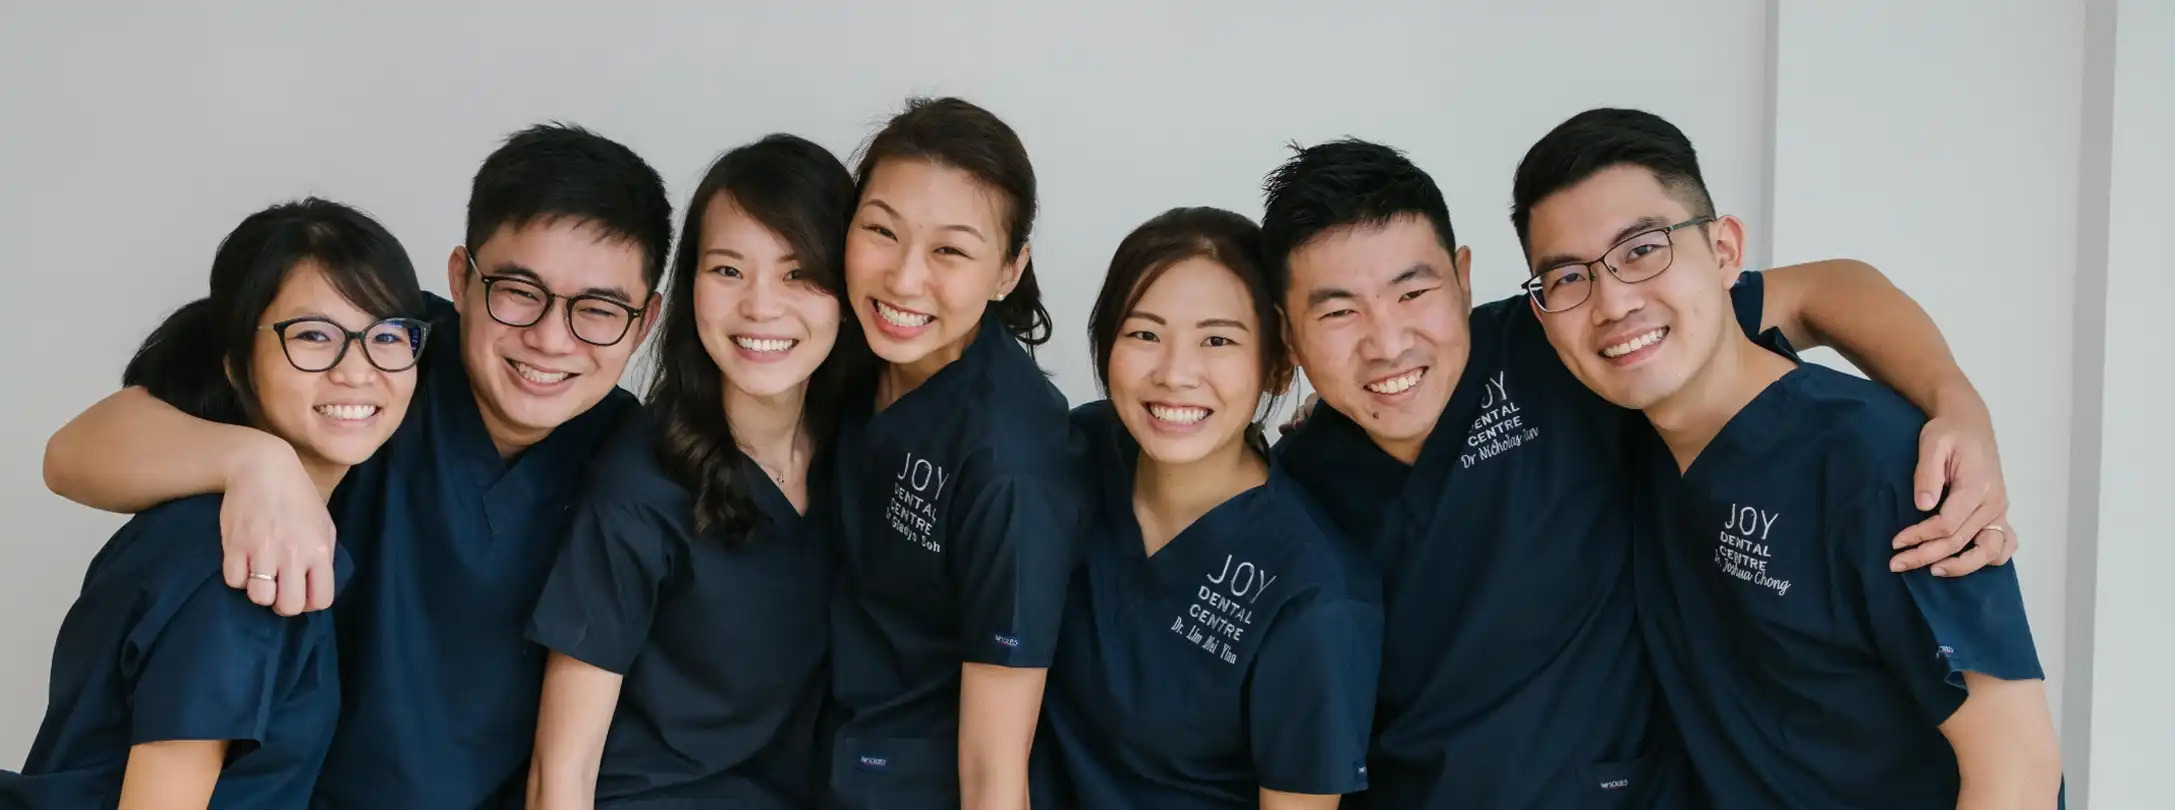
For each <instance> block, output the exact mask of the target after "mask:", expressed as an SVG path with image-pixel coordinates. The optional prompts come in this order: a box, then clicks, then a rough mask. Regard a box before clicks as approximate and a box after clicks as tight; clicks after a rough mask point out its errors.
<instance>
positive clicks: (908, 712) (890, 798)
mask: <svg viewBox="0 0 2175 810" xmlns="http://www.w3.org/2000/svg"><path fill="white" fill-rule="evenodd" d="M856 181H857V187H858V190H859V195H860V196H859V199H858V201H857V202H856V207H855V209H854V214H853V222H852V226H851V228H850V229H849V231H848V232H847V236H846V292H847V299H848V304H849V306H851V307H852V309H853V314H854V317H855V318H856V319H857V320H858V321H859V322H860V324H861V326H862V330H863V331H864V332H865V333H866V334H867V337H868V344H869V347H870V349H871V350H872V351H873V352H874V353H875V355H876V357H877V358H878V359H879V360H881V363H880V364H879V365H878V368H876V369H875V370H874V371H873V372H872V373H869V374H866V375H863V376H861V377H860V378H859V379H858V380H857V382H858V383H859V384H858V385H857V386H855V387H854V388H852V389H851V390H849V391H848V393H847V395H846V397H845V399H844V400H843V404H844V407H845V409H846V412H845V414H844V416H843V427H842V429H841V431H840V434H839V453H838V486H839V501H840V503H839V514H838V518H839V523H840V525H839V531H840V533H839V539H838V548H839V552H840V555H841V560H840V562H841V567H842V570H843V576H842V578H841V581H840V590H839V593H838V597H837V599H836V609H835V610H834V611H833V617H834V623H833V632H834V638H833V647H834V651H833V655H834V658H835V662H836V663H835V665H834V667H833V670H834V672H835V673H836V687H835V696H836V697H837V699H838V701H839V703H840V704H841V708H842V710H843V711H844V714H845V718H844V722H843V726H842V727H841V728H840V729H839V731H838V734H837V737H836V738H835V753H834V755H833V759H832V767H831V788H832V800H833V802H834V803H836V804H838V805H841V806H843V807H846V808H856V809H858V808H876V807H882V808H945V810H959V808H962V807H964V808H967V810H987V809H988V808H1012V809H1017V808H1024V807H1026V803H1027V757H1028V749H1029V744H1030V741H1031V740H1032V738H1033V736H1034V731H1035V723H1036V720H1037V717H1038V714H1039V712H1040V707H1041V702H1042V687H1043V678H1044V675H1045V672H1046V670H1047V667H1048V666H1049V663H1050V656H1051V653H1052V651H1053V650H1055V644H1056V641H1057V625H1058V619H1059V614H1060V612H1061V611H1062V610H1063V606H1064V598H1065V583H1066V580H1067V578H1068V577H1069V576H1070V574H1071V570H1072V565H1073V559H1074V552H1073V548H1074V545H1075V541H1074V535H1075V534H1076V533H1077V532H1078V531H1079V515H1080V512H1081V508H1082V494H1081V486H1082V484H1081V480H1080V478H1079V473H1078V470H1077V465H1078V456H1077V451H1076V448H1075V447H1074V442H1073V441H1072V435H1071V427H1070V425H1069V423H1068V422H1067V417H1066V412H1067V410H1068V409H1067V407H1066V403H1065V398H1064V395H1063V394H1061V393H1060V392H1059V391H1058V390H1057V388H1056V386H1054V385H1052V384H1051V383H1050V381H1049V379H1048V377H1047V375H1046V374H1044V372H1043V371H1042V369H1041V368H1040V367H1038V366H1037V365H1036V364H1035V360H1034V358H1033V357H1032V356H1031V355H1030V354H1029V347H1032V346H1036V345H1039V344H1041V343H1042V342H1043V341H1045V340H1048V338H1049V330H1050V318H1049V313H1048V312H1047V311H1046V310H1045V309H1044V308H1043V306H1042V302H1041V296H1040V291H1039V289H1038V286H1037V284H1036V279H1035V268H1034V262H1033V261H1032V260H1031V253H1032V248H1031V247H1030V245H1029V233H1030V230H1031V229H1032V226H1033V223H1034V216H1035V203H1036V201H1035V175H1034V168H1033V166H1032V165H1031V164H1030V163H1029V162H1028V159H1027V151H1026V149H1025V147H1024V146H1023V145H1022V144H1021V142H1020V139H1019V137H1018V135H1016V134H1015V133H1014V132H1013V131H1012V129H1011V127H1009V126H1006V125H1005V123H1004V122H1003V121H1001V120H998V118H997V117H996V116H994V115H991V114H990V113H989V112H988V111H987V110H984V109H982V108H980V107H977V106H975V105H973V104H970V103H968V102H966V101H962V100H959V99H954V98H945V99H935V100H915V101H912V102H910V103H909V104H908V105H907V108H906V110H905V111H904V112H901V113H899V114H898V115H897V116H895V117H893V118H892V119H891V120H890V122H889V123H887V124H886V125H885V126H884V128H883V129H882V130H881V131H879V132H877V133H876V135H875V137H874V138H872V139H871V140H870V141H869V143H868V145H867V147H866V148H865V150H864V154H863V155H862V157H861V160H860V165H859V167H858V169H857V171H856Z"/></svg>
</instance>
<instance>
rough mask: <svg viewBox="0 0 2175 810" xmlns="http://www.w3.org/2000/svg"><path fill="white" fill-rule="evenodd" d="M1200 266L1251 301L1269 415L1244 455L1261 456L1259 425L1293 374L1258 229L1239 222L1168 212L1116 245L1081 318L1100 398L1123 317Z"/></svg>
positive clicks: (1264, 450)
mask: <svg viewBox="0 0 2175 810" xmlns="http://www.w3.org/2000/svg"><path fill="white" fill-rule="evenodd" d="M1194 258H1203V259H1207V260H1209V261H1212V262H1215V263H1217V264H1219V265H1222V266H1223V267H1224V268H1225V269H1227V270H1230V271H1231V273H1232V274H1233V275H1235V276H1238V279H1239V283H1241V284H1243V285H1245V287H1246V292H1247V295H1248V297H1250V298H1251V299H1252V300H1253V308H1254V322H1255V323H1256V324H1257V328H1258V329H1259V333H1258V335H1257V338H1258V340H1257V342H1256V344H1255V345H1256V346H1257V347H1258V349H1259V350H1260V353H1261V382H1262V390H1263V391H1265V392H1268V393H1270V397H1269V399H1268V400H1267V402H1268V403H1269V404H1270V407H1268V408H1264V409H1261V410H1257V411H1256V412H1255V419H1254V420H1253V422H1252V424H1251V425H1249V426H1248V427H1247V430H1246V443H1247V445H1248V446H1249V447H1252V448H1254V450H1255V451H1257V452H1259V453H1261V454H1262V456H1263V457H1264V458H1266V457H1267V456H1268V448H1269V443H1268V438H1267V436H1266V435H1265V434H1264V433H1263V431H1262V428H1261V418H1262V417H1263V416H1264V415H1265V414H1266V413H1267V412H1268V411H1270V410H1273V405H1274V403H1275V401H1276V393H1275V392H1278V391H1281V390H1282V389H1283V388H1284V386H1285V385H1286V384H1287V383H1288V382H1289V380H1290V378H1291V374H1292V368H1291V353H1290V352H1289V350H1287V349H1286V347H1285V346H1284V329H1283V324H1282V321H1281V320H1280V318H1279V316H1278V312H1279V311H1280V308H1279V307H1278V306H1277V299H1276V296H1275V294H1274V293H1273V292H1271V288H1270V284H1269V278H1268V274H1267V272H1266V271H1265V270H1264V269H1263V268H1264V266H1265V264H1266V262H1264V261H1262V254H1261V228H1260V227H1259V226H1257V225H1255V224H1254V221H1253V220H1250V219H1247V218H1246V217H1245V216H1244V215H1241V214H1237V213H1233V212H1230V211H1226V210H1223V209H1221V208H1210V207H1206V206H1202V207H1193V208H1173V209H1171V210H1168V211H1165V212H1163V213H1161V214H1158V215H1156V216H1155V217H1154V218H1152V219H1149V220H1148V221H1147V222H1144V223H1141V225H1140V227H1138V228H1134V229H1133V232H1132V233H1129V234H1127V235H1126V237H1125V240H1124V241H1122V242H1119V243H1118V250H1117V252H1116V253H1115V254H1114V255H1112V256H1111V258H1110V272H1109V273H1108V274H1106V275H1104V276H1103V289H1102V292H1101V293H1099V294H1097V295H1096V297H1095V307H1094V309H1093V310H1092V311H1090V313H1089V315H1088V346H1089V350H1090V351H1091V352H1092V353H1093V356H1094V360H1095V379H1096V381H1097V382H1099V383H1101V384H1102V387H1103V393H1104V394H1105V395H1108V394H1109V392H1110V355H1111V352H1112V351H1113V350H1114V349H1115V348H1116V346H1117V343H1118V330H1119V329H1121V328H1123V326H1124V324H1125V318H1126V314H1127V313H1130V312H1132V311H1133V307H1135V306H1138V305H1139V304H1140V299H1141V297H1142V296H1144V295H1146V294H1147V293H1148V288H1149V287H1150V286H1152V285H1154V284H1155V282H1156V279H1158V278H1161V277H1162V276H1163V273H1164V271H1167V270H1169V269H1170V268H1171V267H1173V266H1175V265H1177V264H1179V263H1180V262H1183V261H1185V260H1187V259H1194Z"/></svg>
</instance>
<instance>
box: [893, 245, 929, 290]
mask: <svg viewBox="0 0 2175 810" xmlns="http://www.w3.org/2000/svg"><path fill="white" fill-rule="evenodd" d="M929 275H930V270H929V262H928V261H927V260H925V259H923V258H922V257H921V255H920V254H919V253H914V252H904V253H903V254H902V255H900V256H899V258H898V260H897V261H896V262H894V263H893V264H892V266H891V272H888V273H885V274H884V292H887V293H890V294H892V295H894V296H897V297H900V298H919V297H921V295H922V293H923V291H925V290H927V289H928V287H929Z"/></svg>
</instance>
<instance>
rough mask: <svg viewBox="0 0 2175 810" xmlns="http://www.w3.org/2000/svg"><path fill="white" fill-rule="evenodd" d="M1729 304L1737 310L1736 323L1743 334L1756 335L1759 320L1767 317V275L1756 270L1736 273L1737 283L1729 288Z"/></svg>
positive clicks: (1758, 329) (1758, 331)
mask: <svg viewBox="0 0 2175 810" xmlns="http://www.w3.org/2000/svg"><path fill="white" fill-rule="evenodd" d="M1729 302H1730V306H1731V307H1733V308H1734V309H1736V311H1737V325H1738V326H1741V327H1743V328H1744V330H1745V334H1746V335H1749V336H1753V337H1757V336H1759V334H1760V322H1761V320H1762V319H1764V318H1766V317H1767V277H1766V276H1763V275H1761V274H1760V273H1759V272H1758V271H1756V270H1746V271H1744V272H1742V273H1738V274H1737V284H1736V286H1733V287H1731V288H1729Z"/></svg>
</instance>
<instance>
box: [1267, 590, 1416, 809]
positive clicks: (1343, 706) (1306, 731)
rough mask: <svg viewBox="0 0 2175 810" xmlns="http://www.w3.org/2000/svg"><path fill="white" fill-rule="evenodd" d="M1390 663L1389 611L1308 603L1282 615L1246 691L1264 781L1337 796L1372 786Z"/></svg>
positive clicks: (1349, 603)
mask: <svg viewBox="0 0 2175 810" xmlns="http://www.w3.org/2000/svg"><path fill="white" fill-rule="evenodd" d="M1381 662H1382V610H1381V608H1380V607H1378V606H1376V605H1373V604H1371V603H1367V602H1361V601H1358V600H1350V599H1339V600H1333V601H1320V602H1317V601H1308V602H1303V603H1299V604H1297V605H1296V606H1294V607H1291V608H1286V609H1285V611H1284V612H1283V614H1282V615H1279V616H1277V617H1276V623H1275V624H1274V625H1272V626H1270V628H1269V633H1268V635H1267V637H1265V638H1263V639H1262V641H1261V651H1260V652H1259V653H1258V654H1257V655H1256V657H1255V659H1254V671H1253V674H1252V677H1251V678H1250V679H1249V686H1248V687H1247V692H1246V706H1247V718H1248V720H1247V722H1248V726H1249V728H1248V737H1249V739H1250V741H1251V743H1252V745H1253V758H1254V769H1255V771H1256V777H1257V780H1258V781H1259V782H1260V784H1261V786H1262V787H1264V788H1267V789H1269V790H1276V791H1282V792H1285V793H1302V794H1310V795H1329V794H1344V793H1353V792H1357V791H1361V790H1365V789H1366V788H1367V739H1368V737H1369V735H1370V734H1371V733H1372V728H1373V725H1374V702H1375V684H1376V682H1377V680H1378V679H1379V676H1380V672H1381Z"/></svg>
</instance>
